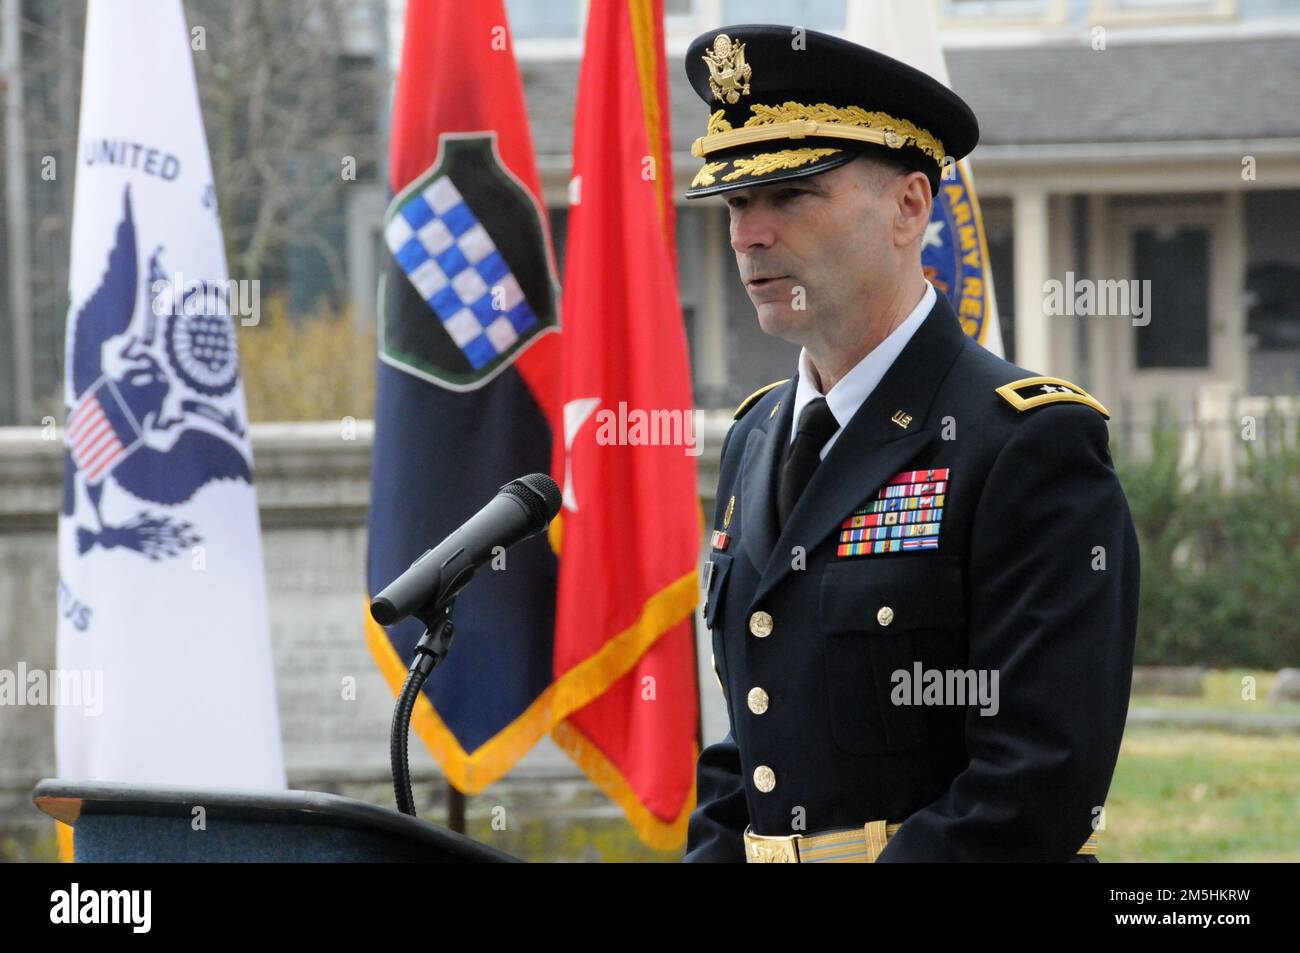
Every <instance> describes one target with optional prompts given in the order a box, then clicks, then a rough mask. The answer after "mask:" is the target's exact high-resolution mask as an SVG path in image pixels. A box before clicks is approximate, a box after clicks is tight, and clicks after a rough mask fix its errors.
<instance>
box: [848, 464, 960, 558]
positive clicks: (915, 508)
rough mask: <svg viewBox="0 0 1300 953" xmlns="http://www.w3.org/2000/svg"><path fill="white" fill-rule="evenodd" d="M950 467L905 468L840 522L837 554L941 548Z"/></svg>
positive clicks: (864, 553) (869, 553) (857, 554)
mask: <svg viewBox="0 0 1300 953" xmlns="http://www.w3.org/2000/svg"><path fill="white" fill-rule="evenodd" d="M947 492H948V469H947V468H944V469H941V470H904V471H903V472H902V473H897V474H895V475H894V476H892V477H890V478H889V480H888V481H886V483H885V485H884V486H882V487H881V488H880V489H879V490H877V491H876V495H875V497H874V498H873V499H872V500H870V501H868V502H867V503H866V504H865V505H863V506H861V507H860V508H858V509H857V510H855V511H854V512H853V514H852V515H851V516H850V517H849V518H848V519H846V520H845V521H844V522H843V523H841V524H840V541H839V546H838V547H837V548H836V550H835V555H837V556H874V555H877V554H879V553H901V552H909V551H912V550H921V549H938V548H939V523H940V521H941V520H942V519H943V503H944V497H945V496H946V495H947Z"/></svg>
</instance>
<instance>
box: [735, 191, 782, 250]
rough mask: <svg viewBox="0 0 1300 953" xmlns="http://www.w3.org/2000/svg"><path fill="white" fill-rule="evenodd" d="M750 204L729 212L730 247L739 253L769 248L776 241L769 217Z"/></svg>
mask: <svg viewBox="0 0 1300 953" xmlns="http://www.w3.org/2000/svg"><path fill="white" fill-rule="evenodd" d="M754 204H755V203H753V202H751V203H748V204H747V205H745V206H744V207H743V208H739V209H732V211H731V247H732V248H734V249H735V250H736V251H737V252H739V253H742V254H743V253H745V252H752V251H755V250H756V249H760V248H770V247H771V246H772V243H773V242H774V241H776V230H775V229H774V228H773V227H772V222H771V219H770V218H769V216H768V215H767V214H766V213H765V212H764V211H763V210H762V209H757V208H754V207H753V206H754Z"/></svg>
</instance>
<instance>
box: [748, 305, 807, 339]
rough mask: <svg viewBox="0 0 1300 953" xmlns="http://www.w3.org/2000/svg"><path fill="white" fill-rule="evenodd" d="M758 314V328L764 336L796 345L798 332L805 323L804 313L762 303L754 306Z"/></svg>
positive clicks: (784, 306)
mask: <svg viewBox="0 0 1300 953" xmlns="http://www.w3.org/2000/svg"><path fill="white" fill-rule="evenodd" d="M754 308H755V310H756V311H757V313H758V326H759V327H760V328H762V329H763V333H764V334H770V335H772V336H773V337H778V338H784V339H785V340H787V341H792V342H796V343H797V338H799V337H800V334H799V332H800V331H801V330H802V328H803V326H804V324H805V323H806V322H807V319H808V313H807V312H806V311H795V310H794V309H792V308H791V307H790V306H789V305H787V304H777V303H773V302H763V303H762V304H756V305H755V306H754Z"/></svg>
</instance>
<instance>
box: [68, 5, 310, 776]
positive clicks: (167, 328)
mask: <svg viewBox="0 0 1300 953" xmlns="http://www.w3.org/2000/svg"><path fill="white" fill-rule="evenodd" d="M190 56H191V52H190V43H189V34H188V32H187V30H186V26H185V17H184V14H183V12H182V10H181V4H180V0H153V2H150V3H148V4H145V3H133V4H130V5H129V8H126V9H124V7H123V5H122V4H120V3H117V2H114V0H89V4H88V8H87V15H86V39H85V64H84V67H85V71H84V75H83V79H82V90H81V127H80V131H79V142H78V148H77V170H76V192H75V207H74V212H73V219H72V256H71V259H72V260H71V275H70V278H69V293H70V298H71V301H70V307H69V311H68V335H67V368H66V384H65V399H66V401H67V404H68V419H67V428H66V443H67V450H68V454H67V466H66V470H65V475H64V502H63V511H62V514H61V516H60V519H59V573H60V577H61V578H60V580H59V644H58V660H59V673H58V677H59V680H60V683H61V684H60V690H61V692H62V697H61V698H60V699H59V707H58V716H57V726H58V727H57V745H56V747H57V755H58V773H59V776H60V777H63V778H67V779H76V780H102V781H136V782H151V783H167V784H177V785H185V786H203V787H211V786H220V787H244V788H253V787H257V788H268V787H276V788H282V787H284V783H285V781H284V761H283V756H282V753H281V748H280V729H279V721H278V717H277V714H276V705H275V678H274V670H273V667H272V663H271V646H270V632H269V625H268V621H267V612H266V588H265V580H264V578H263V570H262V547H261V538H260V531H259V526H258V517H257V501H256V496H255V494H254V490H253V484H252V451H251V448H250V445H249V440H248V415H247V413H246V411H245V407H244V391H243V387H242V385H241V383H240V377H239V362H238V355H237V350H236V341H235V325H234V318H233V317H232V314H231V310H232V308H235V307H236V305H237V303H236V302H235V301H232V300H231V298H232V295H231V287H230V285H229V283H228V282H227V280H226V279H227V274H226V259H225V252H224V250H223V248H222V243H221V226H220V222H219V220H218V218H217V206H216V195H215V190H214V188H213V183H212V166H211V163H210V161H209V159H208V147H207V139H206V137H205V136H204V132H203V122H202V118H201V115H200V112H199V100H198V89H197V87H196V85H195V81H194V66H193V63H192V61H191V59H190ZM78 696H79V697H78Z"/></svg>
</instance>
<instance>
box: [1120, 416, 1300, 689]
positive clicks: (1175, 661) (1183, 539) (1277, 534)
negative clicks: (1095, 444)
mask: <svg viewBox="0 0 1300 953" xmlns="http://www.w3.org/2000/svg"><path fill="white" fill-rule="evenodd" d="M1295 426H1296V425H1295V424H1294V423H1290V424H1284V423H1283V422H1282V421H1281V420H1278V419H1270V420H1268V421H1263V422H1261V425H1260V427H1259V430H1258V433H1259V439H1256V440H1242V441H1241V442H1242V445H1243V450H1242V452H1241V456H1240V463H1239V465H1238V467H1237V474H1236V480H1235V483H1234V485H1233V486H1232V487H1231V488H1228V487H1226V486H1225V485H1224V482H1223V480H1222V479H1221V477H1220V476H1219V475H1218V474H1217V473H1212V472H1209V471H1208V470H1206V469H1203V468H1202V467H1201V466H1200V461H1199V460H1194V461H1192V462H1191V463H1190V464H1180V462H1179V457H1180V451H1181V447H1182V442H1183V436H1182V432H1181V430H1180V429H1179V428H1178V427H1177V426H1176V425H1174V424H1173V423H1172V422H1171V421H1170V420H1169V419H1168V417H1167V416H1165V415H1164V414H1163V413H1162V414H1160V415H1159V416H1158V418H1157V421H1156V424H1155V426H1154V427H1153V428H1152V430H1151V434H1150V436H1151V453H1150V455H1149V456H1145V457H1142V458H1138V457H1135V456H1133V457H1130V456H1128V455H1120V454H1118V453H1117V454H1116V464H1117V468H1118V470H1119V473H1120V479H1121V480H1122V482H1123V484H1124V489H1125V492H1126V494H1127V496H1128V500H1129V507H1130V509H1131V510H1132V512H1133V519H1134V522H1135V523H1136V525H1137V532H1138V539H1139V543H1140V545H1141V550H1142V593H1141V602H1140V610H1139V618H1138V643H1137V663H1138V664H1140V665H1211V666H1219V667H1225V666H1232V665H1242V666H1258V667H1281V666H1284V665H1296V664H1300V585H1298V580H1300V450H1298V449H1297V441H1296V440H1295V439H1294V438H1295V436H1297V435H1296V434H1294V432H1292V433H1291V434H1290V435H1289V436H1291V438H1292V439H1290V440H1288V439H1285V438H1286V437H1287V436H1288V433H1287V432H1286V431H1287V430H1288V429H1290V430H1291V431H1294V428H1295Z"/></svg>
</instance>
